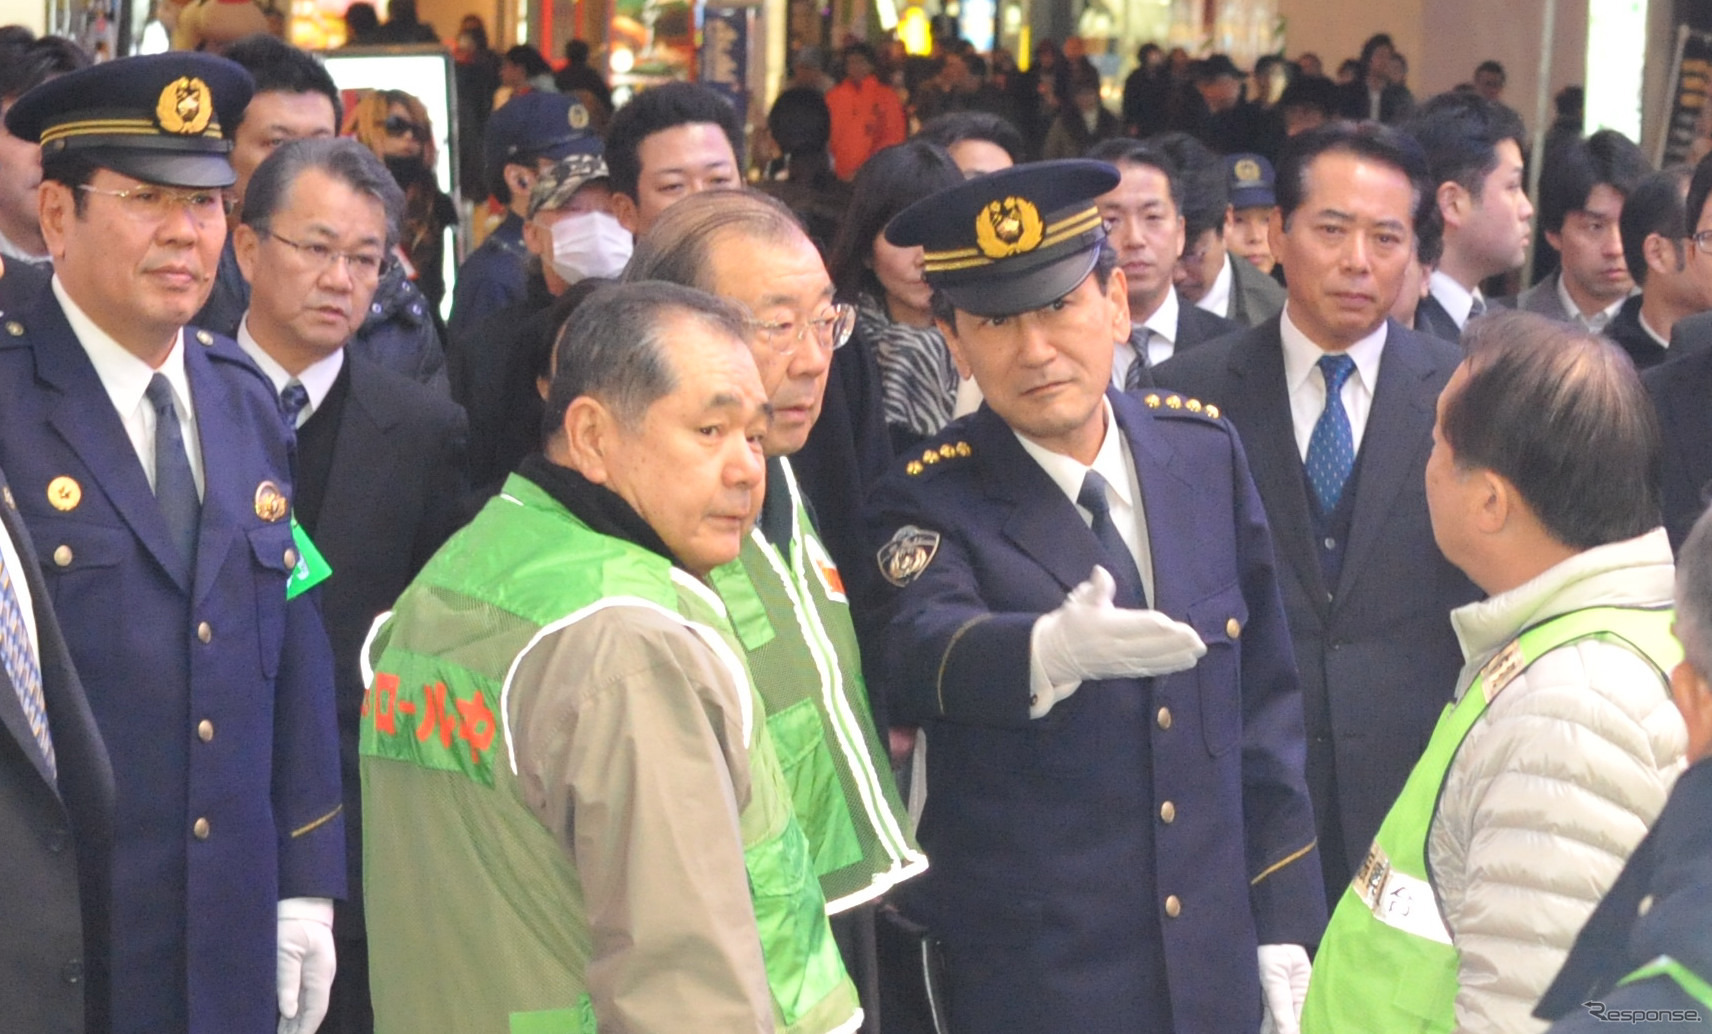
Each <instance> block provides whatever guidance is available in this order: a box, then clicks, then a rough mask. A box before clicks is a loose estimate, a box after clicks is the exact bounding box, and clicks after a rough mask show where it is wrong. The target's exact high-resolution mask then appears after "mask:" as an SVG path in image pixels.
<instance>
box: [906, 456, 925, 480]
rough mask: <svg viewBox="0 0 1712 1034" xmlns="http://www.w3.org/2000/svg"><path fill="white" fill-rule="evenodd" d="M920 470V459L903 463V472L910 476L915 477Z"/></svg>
mask: <svg viewBox="0 0 1712 1034" xmlns="http://www.w3.org/2000/svg"><path fill="white" fill-rule="evenodd" d="M921 471H922V466H921V461H920V460H910V461H909V462H908V463H907V464H905V465H904V473H906V474H908V475H909V476H910V477H915V476H916V475H917V474H920V473H921Z"/></svg>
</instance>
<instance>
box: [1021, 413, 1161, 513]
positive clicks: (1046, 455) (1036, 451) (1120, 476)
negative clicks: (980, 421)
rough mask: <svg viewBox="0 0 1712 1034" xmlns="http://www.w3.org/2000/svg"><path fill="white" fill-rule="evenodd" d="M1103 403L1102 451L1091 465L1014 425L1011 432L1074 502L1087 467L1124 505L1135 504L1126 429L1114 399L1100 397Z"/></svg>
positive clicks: (1079, 492) (1131, 505) (1095, 456)
mask: <svg viewBox="0 0 1712 1034" xmlns="http://www.w3.org/2000/svg"><path fill="white" fill-rule="evenodd" d="M1100 406H1101V410H1102V414H1103V416H1104V418H1105V422H1106V436H1105V438H1104V439H1103V440H1102V441H1101V442H1100V451H1099V452H1097V453H1095V454H1094V463H1093V465H1092V466H1083V465H1082V462H1081V461H1080V460H1077V459H1074V458H1072V457H1070V456H1066V455H1064V454H1063V453H1061V452H1053V451H1052V450H1050V449H1048V448H1046V447H1045V446H1042V445H1040V444H1038V443H1036V442H1032V441H1029V440H1028V439H1027V438H1025V437H1023V436H1022V435H1021V434H1017V432H1016V431H1015V429H1013V430H1012V431H1011V433H1012V434H1015V435H1016V439H1017V441H1018V442H1020V443H1021V444H1022V448H1023V451H1024V452H1026V453H1028V454H1029V455H1030V456H1032V457H1033V458H1034V462H1036V463H1038V464H1040V468H1041V469H1042V470H1044V471H1046V476H1047V477H1049V478H1051V479H1052V483H1053V484H1055V485H1057V486H1058V488H1059V489H1060V490H1061V491H1062V492H1063V493H1064V494H1065V495H1066V496H1069V497H1070V500H1071V502H1075V500H1076V497H1077V496H1080V495H1081V494H1082V482H1083V481H1084V480H1085V479H1086V478H1087V476H1088V471H1090V470H1097V471H1099V472H1100V476H1101V477H1103V478H1105V479H1106V484H1108V485H1110V486H1111V489H1112V491H1113V492H1114V493H1116V494H1117V497H1118V499H1119V500H1120V501H1122V502H1123V503H1124V504H1125V505H1127V506H1130V507H1134V506H1135V500H1134V499H1133V498H1131V496H1130V477H1129V464H1128V463H1127V461H1126V460H1125V459H1124V446H1123V431H1122V430H1121V429H1119V427H1118V423H1117V417H1116V415H1114V414H1113V413H1112V401H1111V399H1101V400H1100Z"/></svg>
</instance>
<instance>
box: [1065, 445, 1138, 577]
mask: <svg viewBox="0 0 1712 1034" xmlns="http://www.w3.org/2000/svg"><path fill="white" fill-rule="evenodd" d="M1076 502H1078V503H1080V504H1081V506H1082V509H1084V510H1087V511H1088V513H1089V514H1091V515H1092V517H1093V519H1092V520H1091V521H1089V522H1088V527H1089V528H1090V529H1091V530H1092V531H1093V532H1094V537H1095V538H1096V539H1099V540H1100V548H1101V549H1102V550H1103V551H1104V552H1105V554H1106V566H1107V567H1108V568H1109V569H1110V570H1111V572H1112V580H1113V581H1114V582H1116V583H1117V588H1118V591H1117V600H1116V602H1117V605H1118V606H1120V607H1146V606H1147V590H1146V589H1145V588H1144V587H1143V586H1142V584H1141V568H1139V567H1137V566H1136V563H1135V554H1133V553H1131V552H1130V551H1129V544H1128V543H1127V542H1125V541H1124V540H1123V536H1122V535H1120V534H1118V526H1117V524H1116V523H1114V522H1113V521H1112V504H1111V501H1110V500H1108V499H1107V498H1106V479H1105V478H1103V477H1101V476H1100V475H1099V473H1098V472H1096V471H1092V470H1090V471H1088V476H1087V477H1085V478H1083V479H1082V491H1081V492H1080V493H1079V494H1078V495H1077V496H1076Z"/></svg>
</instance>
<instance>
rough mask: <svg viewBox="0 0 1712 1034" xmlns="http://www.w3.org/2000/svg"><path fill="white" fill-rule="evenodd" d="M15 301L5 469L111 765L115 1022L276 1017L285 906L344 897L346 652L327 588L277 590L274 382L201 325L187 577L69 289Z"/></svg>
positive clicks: (169, 1024) (286, 463) (199, 1023)
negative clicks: (20, 303)
mask: <svg viewBox="0 0 1712 1034" xmlns="http://www.w3.org/2000/svg"><path fill="white" fill-rule="evenodd" d="M8 320H9V322H8V323H7V324H4V325H0V326H4V327H5V331H4V333H0V397H3V398H5V399H6V405H5V406H0V468H4V469H5V471H6V474H7V477H9V478H10V479H11V483H12V492H13V495H14V497H15V499H16V501H17V504H18V508H19V510H20V511H21V512H22V514H23V516H24V520H25V523H26V524H27V525H28V527H29V529H30V534H31V536H32V538H33V539H34V540H35V542H36V543H37V544H38V547H39V548H40V550H41V552H42V554H43V555H44V556H46V557H48V558H50V559H51V563H50V564H48V565H47V566H46V567H45V568H44V575H45V579H44V580H45V582H46V584H47V592H48V598H50V599H52V600H53V603H54V610H55V613H56V614H58V616H59V619H60V624H61V627H62V629H63V630H64V632H65V639H66V643H67V645H68V646H69V647H70V650H71V656H72V660H73V661H74V662H75V663H76V665H77V671H78V675H79V676H80V677H81V678H82V680H83V684H84V687H85V688H86V689H87V690H88V695H89V703H90V707H91V710H92V711H93V713H94V715H95V719H96V722H97V724H98V726H99V727H100V729H101V732H102V735H103V737H104V738H105V740H106V742H107V749H108V752H109V754H110V755H111V757H112V761H113V771H114V774H115V776H116V781H117V788H118V794H117V800H116V805H115V812H114V814H115V819H114V830H115V834H114V850H113V908H112V917H113V925H112V934H113V939H112V944H113V949H112V958H113V969H112V974H113V976H112V980H113V994H112V1000H113V1001H114V1003H115V1004H116V1005H117V1006H118V1007H117V1008H116V1009H115V1011H114V1014H113V1028H114V1030H115V1031H119V1032H129V1031H135V1032H138V1034H143V1032H149V1034H153V1032H157V1031H165V1030H172V1031H187V1032H190V1034H230V1032H236V1031H245V1032H247V1031H260V1030H264V1029H272V1027H273V1026H274V1025H275V1023H276V1021H277V1012H278V995H277V990H276V986H275V972H276V969H277V965H278V963H277V958H276V948H277V942H278V936H277V934H278V903H279V901H280V900H281V899H283V898H293V897H326V898H338V897H342V896H344V893H345V829H344V822H343V819H342V817H341V812H342V810H343V809H342V806H341V803H340V794H339V768H338V734H337V728H336V725H335V722H334V718H333V670H332V655H331V652H330V650H329V649H328V645H327V636H326V633H325V632H324V631H323V630H322V627H321V618H320V614H319V613H318V611H317V608H316V603H315V600H314V598H313V597H312V596H309V595H305V596H299V597H297V598H296V599H295V600H292V601H289V602H288V601H287V600H286V598H285V591H286V580H287V578H288V576H289V574H290V571H291V567H292V563H293V562H294V561H295V559H296V558H295V555H294V552H293V550H294V545H293V542H292V535H291V526H290V523H289V522H288V521H287V520H285V519H283V518H284V514H283V513H276V512H274V511H273V510H272V508H271V507H269V506H266V505H262V504H261V503H259V502H258V500H261V501H262V502H263V503H265V501H266V500H267V499H268V498H270V497H271V496H270V494H269V492H268V491H267V490H266V489H265V488H264V486H265V485H267V483H269V482H271V483H272V484H273V486H274V488H275V491H277V493H278V494H279V495H282V496H284V497H286V498H289V497H290V496H291V493H292V482H291V473H290V471H291V450H292V441H291V437H290V435H289V434H288V433H287V431H286V429H285V428H284V427H283V426H282V425H281V422H280V417H279V401H278V399H277V398H276V397H275V395H274V393H273V391H272V388H271V386H270V385H269V384H268V383H267V382H266V380H265V379H264V378H263V377H262V376H261V374H260V373H259V372H258V371H257V370H256V368H255V366H254V365H253V364H252V363H251V362H250V360H249V358H248V357H247V356H245V355H244V354H243V352H242V351H241V350H240V349H239V348H238V345H237V343H236V342H234V341H230V340H227V339H225V338H221V337H217V336H215V335H213V334H209V333H207V332H205V331H203V332H198V331H194V330H188V331H186V336H185V344H184V345H183V350H184V364H185V373H186V375H187V377H188V379H189V383H190V390H191V395H192V397H193V398H194V400H195V403H196V420H197V433H198V437H199V439H200V441H201V445H202V465H203V471H204V474H205V478H204V481H205V491H204V494H203V501H202V509H201V525H200V528H199V532H198V539H197V554H196V557H195V558H194V563H193V565H190V570H189V571H188V572H187V571H186V567H187V565H186V563H185V559H184V558H183V557H182V555H181V554H180V552H179V549H178V547H177V546H176V545H175V544H174V543H173V540H172V539H171V537H170V534H169V532H168V531H167V525H166V520H165V518H163V517H162V516H161V510H160V505H159V504H158V503H157V502H156V500H155V497H154V493H153V491H152V490H151V489H150V487H149V482H148V477H147V474H146V473H145V472H144V470H143V467H142V464H141V463H139V462H138V460H137V454H136V451H135V450H134V449H132V447H131V442H130V438H129V437H128V436H127V435H126V433H125V430H124V426H123V424H122V423H121V422H120V419H119V415H118V414H117V413H116V412H115V411H114V409H113V405H112V402H111V401H110V400H109V398H108V395H107V392H106V389H105V388H103V387H102V385H101V381H100V379H99V377H97V375H96V373H95V368H94V366H93V365H92V364H91V363H90V361H89V357H88V356H87V355H86V354H85V352H84V350H83V348H82V346H81V345H79V343H78V340H77V337H76V335H75V333H73V331H72V329H71V326H70V325H69V324H68V323H67V322H66V318H65V314H64V313H63V312H62V311H61V309H60V306H59V302H58V300H57V299H56V298H55V297H54V295H53V294H52V292H51V291H43V292H41V293H40V294H38V295H37V296H36V298H35V299H34V300H33V301H32V303H31V304H30V305H28V306H26V307H25V309H24V310H22V311H21V312H18V313H14V314H12V315H11V316H9V317H8ZM14 328H15V329H14ZM60 477H65V478H69V479H71V480H72V481H75V482H76V484H77V485H78V486H79V488H80V493H79V494H78V496H77V497H76V498H74V499H71V500H70V501H69V502H68V501H67V499H66V497H64V496H57V497H55V500H50V497H49V495H48V485H49V484H50V483H51V482H53V481H54V479H56V478H60ZM55 501H57V502H58V504H59V505H54V502H55ZM199 819H205V820H206V824H205V825H198V824H197V820H199ZM193 829H200V830H202V831H203V833H204V834H205V835H204V836H201V837H198V836H195V835H193V834H192V832H191V831H192V830H193Z"/></svg>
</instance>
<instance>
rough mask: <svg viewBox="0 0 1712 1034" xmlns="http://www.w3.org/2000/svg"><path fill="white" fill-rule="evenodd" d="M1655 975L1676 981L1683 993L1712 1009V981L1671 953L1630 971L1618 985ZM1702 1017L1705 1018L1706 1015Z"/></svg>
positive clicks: (1649, 978) (1648, 978) (1650, 977)
mask: <svg viewBox="0 0 1712 1034" xmlns="http://www.w3.org/2000/svg"><path fill="white" fill-rule="evenodd" d="M1653 977H1664V978H1665V979H1666V980H1669V981H1671V982H1673V983H1675V984H1676V986H1677V987H1680V988H1682V990H1683V993H1685V994H1687V995H1688V997H1690V998H1692V999H1694V1000H1695V1001H1697V1002H1699V1003H1700V1004H1701V1005H1704V1006H1706V1008H1707V1009H1708V1010H1709V1011H1712V982H1708V981H1707V980H1706V978H1705V977H1703V976H1701V975H1700V974H1699V973H1696V972H1694V971H1693V970H1692V969H1689V968H1688V967H1687V966H1684V965H1683V964H1682V963H1680V962H1678V961H1676V960H1675V959H1673V958H1671V957H1670V956H1669V955H1660V956H1659V957H1658V958H1656V959H1654V960H1652V961H1651V962H1649V963H1647V964H1646V965H1644V966H1642V967H1641V968H1640V969H1637V970H1635V971H1634V972H1633V973H1630V974H1629V975H1628V976H1626V977H1624V978H1623V979H1621V980H1619V981H1617V986H1618V987H1622V986H1623V985H1624V984H1633V983H1636V982H1637V981H1641V980H1651V979H1652V978H1653ZM1701 1018H1702V1019H1704V1018H1705V1017H1701Z"/></svg>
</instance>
